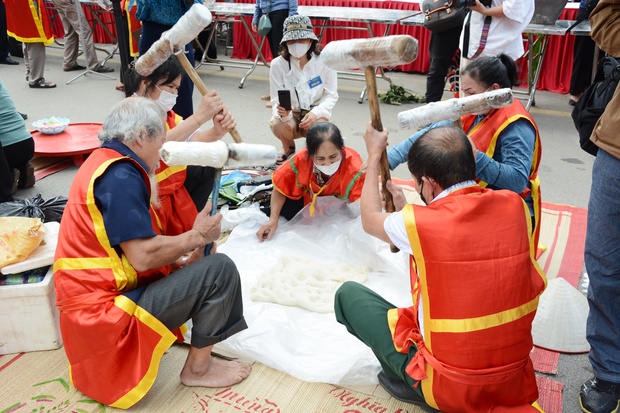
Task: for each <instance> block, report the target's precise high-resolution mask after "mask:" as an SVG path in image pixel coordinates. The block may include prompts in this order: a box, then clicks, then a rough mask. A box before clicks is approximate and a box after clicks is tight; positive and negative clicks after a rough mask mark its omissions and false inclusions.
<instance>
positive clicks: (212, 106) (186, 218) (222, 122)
mask: <svg viewBox="0 0 620 413" xmlns="http://www.w3.org/2000/svg"><path fill="white" fill-rule="evenodd" d="M183 73H184V70H183V67H182V66H181V64H180V63H179V61H178V60H177V58H176V57H174V56H172V57H170V58H169V59H168V60H166V61H165V62H164V63H163V64H162V65H161V66H159V67H158V68H157V69H155V70H154V71H153V73H151V74H150V75H148V76H141V75H140V74H138V73H137V72H136V71H135V70H132V71H131V72H130V73H129V75H128V76H127V84H126V85H125V94H126V96H128V97H129V96H143V97H147V98H149V99H152V100H154V101H155V102H157V103H158V104H159V106H161V107H162V108H164V110H165V111H166V112H167V119H166V126H167V128H168V132H167V135H166V140H168V141H192V142H196V141H198V142H213V141H216V140H218V139H220V138H221V137H222V136H224V135H225V134H226V133H227V132H228V129H229V128H232V127H234V126H235V121H234V119H233V117H232V115H231V114H230V113H228V109H226V107H225V106H224V104H223V103H222V99H221V98H220V97H219V95H218V94H217V93H216V92H214V91H213V90H211V91H210V92H209V93H208V94H207V95H206V96H205V97H203V99H202V101H201V102H200V106H198V108H197V110H196V112H194V114H193V115H192V116H190V117H189V118H187V119H186V120H185V121H184V120H183V118H182V117H181V116H179V115H177V114H176V113H175V112H174V111H173V110H172V107H173V106H174V104H175V102H176V98H177V95H178V89H179V87H180V84H181V78H182V75H183ZM220 111H222V113H221V114H219V112H220ZM211 119H213V127H212V128H210V129H205V130H203V129H201V126H202V125H203V124H204V123H205V122H207V121H209V120H211ZM214 176H215V170H214V169H213V168H209V167H200V166H188V167H185V166H175V167H169V166H168V165H166V164H165V163H164V162H163V161H160V163H159V168H158V169H157V171H156V178H157V183H158V190H159V194H158V195H159V199H160V203H161V205H160V206H159V207H156V208H155V210H156V212H157V220H158V221H159V224H160V226H161V227H162V228H163V230H164V233H166V234H169V235H172V234H176V233H179V231H180V232H183V231H187V230H188V229H189V228H191V226H192V224H193V221H194V217H195V216H196V213H197V211H199V210H202V208H204V206H205V204H206V203H207V200H208V198H209V194H211V190H212V188H213V182H214Z"/></svg>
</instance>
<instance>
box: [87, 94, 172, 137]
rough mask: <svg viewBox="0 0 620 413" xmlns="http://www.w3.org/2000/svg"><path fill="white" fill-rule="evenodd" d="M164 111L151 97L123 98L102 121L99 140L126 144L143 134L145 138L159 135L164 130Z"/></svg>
mask: <svg viewBox="0 0 620 413" xmlns="http://www.w3.org/2000/svg"><path fill="white" fill-rule="evenodd" d="M165 119H166V112H165V111H164V110H163V109H162V108H161V107H160V106H159V105H158V104H157V103H155V101H153V100H152V99H148V98H143V97H131V98H125V99H123V100H121V101H120V102H118V103H117V104H116V105H114V106H113V107H112V110H111V111H110V114H109V115H108V116H106V118H105V119H104V121H103V128H102V130H101V132H99V140H100V141H101V142H102V143H104V142H110V141H113V140H117V141H119V142H122V143H125V144H128V143H133V142H135V141H136V139H137V138H139V137H141V136H145V137H146V139H147V140H152V139H156V138H158V137H160V136H161V135H162V134H164V133H165V132H166V121H165Z"/></svg>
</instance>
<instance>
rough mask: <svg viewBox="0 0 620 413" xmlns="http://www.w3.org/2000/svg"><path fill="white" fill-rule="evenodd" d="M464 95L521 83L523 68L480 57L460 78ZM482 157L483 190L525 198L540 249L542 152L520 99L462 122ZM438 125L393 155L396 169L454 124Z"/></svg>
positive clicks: (397, 148) (507, 59)
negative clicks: (434, 133)
mask: <svg viewBox="0 0 620 413" xmlns="http://www.w3.org/2000/svg"><path fill="white" fill-rule="evenodd" d="M460 76H461V77H460V91H461V93H462V95H463V96H470V95H477V94H480V93H483V92H486V91H490V90H496V89H501V88H512V86H516V85H518V84H519V80H518V76H517V66H516V65H515V62H514V60H512V59H511V58H510V57H508V56H506V55H504V54H500V55H499V56H497V57H495V56H489V57H479V58H477V59H475V60H473V61H472V62H471V63H469V65H468V66H467V67H465V69H463V71H462V72H461V75H460ZM461 122H462V125H463V131H464V132H465V133H466V134H467V135H468V136H469V138H470V140H471V142H472V146H473V149H474V156H475V158H476V177H477V178H478V181H479V184H480V186H482V187H488V188H491V189H508V190H511V191H513V192H516V193H518V194H520V195H521V196H522V197H523V199H524V200H525V202H526V204H527V206H528V207H529V209H530V215H531V216H532V234H533V238H534V245H538V237H539V232H540V207H541V198H540V181H539V179H538V167H539V165H540V159H541V154H542V147H541V142H540V136H539V133H538V127H537V126H536V122H535V121H534V118H533V117H532V116H531V115H530V113H529V112H528V111H527V110H526V109H525V107H523V105H522V104H521V102H520V101H519V100H518V99H514V102H513V103H512V104H511V105H509V106H505V107H503V108H499V109H491V110H487V111H485V112H483V113H477V114H471V115H465V116H463V117H461ZM450 124H451V122H450V121H443V122H438V123H436V124H434V125H430V126H428V127H427V128H424V129H422V130H420V131H419V132H417V133H416V134H414V135H413V136H411V137H409V138H408V139H406V140H404V141H403V142H402V143H400V144H398V145H396V146H394V147H393V148H391V149H390V150H388V160H389V162H390V168H391V169H392V170H393V169H394V168H396V167H397V166H398V165H400V164H401V163H404V162H405V161H406V159H407V154H408V152H409V149H410V148H411V146H412V145H413V142H415V141H416V140H417V139H418V138H419V137H420V136H422V135H423V134H424V133H425V132H426V131H427V130H428V129H429V128H433V127H437V126H445V125H450Z"/></svg>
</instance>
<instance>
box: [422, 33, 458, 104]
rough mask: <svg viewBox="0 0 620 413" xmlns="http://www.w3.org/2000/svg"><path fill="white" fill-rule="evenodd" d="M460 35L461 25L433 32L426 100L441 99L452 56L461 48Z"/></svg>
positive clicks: (436, 100)
mask: <svg viewBox="0 0 620 413" xmlns="http://www.w3.org/2000/svg"><path fill="white" fill-rule="evenodd" d="M460 36H461V28H460V27H455V28H454V29H450V30H446V31H445V32H441V33H432V34H431V41H430V45H429V52H430V56H431V63H430V68H429V70H428V74H427V75H426V102H438V101H440V100H441V97H442V96H443V90H444V87H445V86H446V76H447V74H448V70H449V69H450V65H451V64H452V58H453V57H454V54H455V53H456V51H457V49H458V48H459V38H460Z"/></svg>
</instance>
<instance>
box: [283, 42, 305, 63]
mask: <svg viewBox="0 0 620 413" xmlns="http://www.w3.org/2000/svg"><path fill="white" fill-rule="evenodd" d="M287 47H288V52H289V53H290V54H291V56H293V57H295V58H297V59H301V57H302V56H303V55H305V54H306V53H307V52H308V50H309V49H310V43H308V42H303V43H293V44H289V45H287Z"/></svg>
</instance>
